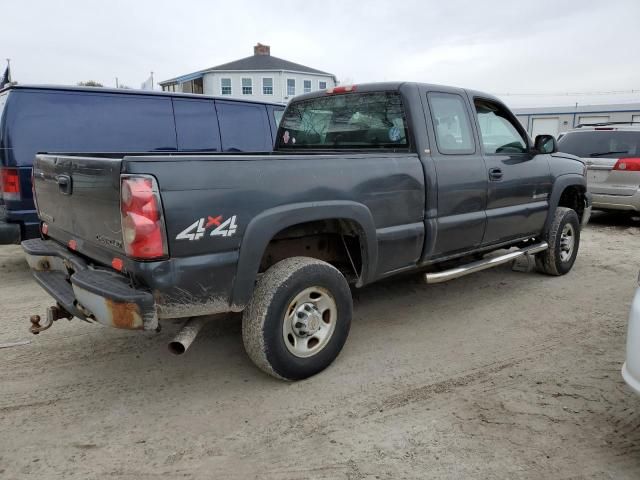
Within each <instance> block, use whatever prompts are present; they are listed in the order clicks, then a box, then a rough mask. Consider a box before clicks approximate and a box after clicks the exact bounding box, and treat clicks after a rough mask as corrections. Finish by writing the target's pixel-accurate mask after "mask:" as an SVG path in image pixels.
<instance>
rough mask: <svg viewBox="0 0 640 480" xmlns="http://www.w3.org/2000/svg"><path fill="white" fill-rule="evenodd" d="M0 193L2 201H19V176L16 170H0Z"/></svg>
mask: <svg viewBox="0 0 640 480" xmlns="http://www.w3.org/2000/svg"><path fill="white" fill-rule="evenodd" d="M0 192H1V193H2V198H3V199H4V200H20V175H19V174H18V169H17V168H0Z"/></svg>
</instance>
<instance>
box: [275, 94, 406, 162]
mask: <svg viewBox="0 0 640 480" xmlns="http://www.w3.org/2000/svg"><path fill="white" fill-rule="evenodd" d="M276 146H277V148H278V149H294V148H295V149H314V150H318V149H325V150H335V149H381V148H384V149H394V150H395V149H405V150H406V149H407V148H408V147H409V143H408V130H407V122H406V119H405V115H404V110H403V108H402V100H401V99H400V95H399V94H398V93H397V92H374V93H357V94H356V93H349V94H344V95H331V96H324V97H318V98H312V99H309V100H303V101H300V102H293V103H292V104H291V105H290V106H289V108H287V110H286V111H285V114H284V117H283V118H282V121H281V123H280V128H279V129H278V138H277V143H276Z"/></svg>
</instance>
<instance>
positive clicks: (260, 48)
mask: <svg viewBox="0 0 640 480" xmlns="http://www.w3.org/2000/svg"><path fill="white" fill-rule="evenodd" d="M253 54H254V55H271V47H270V46H269V45H263V44H261V43H258V44H257V45H256V46H255V47H253Z"/></svg>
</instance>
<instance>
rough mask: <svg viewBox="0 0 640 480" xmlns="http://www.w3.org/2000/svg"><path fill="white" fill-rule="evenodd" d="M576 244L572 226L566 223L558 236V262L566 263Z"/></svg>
mask: <svg viewBox="0 0 640 480" xmlns="http://www.w3.org/2000/svg"><path fill="white" fill-rule="evenodd" d="M575 244H576V232H575V230H574V229H573V225H571V224H570V223H567V224H566V225H565V226H564V228H563V229H562V233H561V234H560V260H561V261H562V262H567V261H569V259H570V258H571V256H572V255H573V248H574V246H575Z"/></svg>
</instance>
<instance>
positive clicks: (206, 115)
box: [173, 99, 220, 152]
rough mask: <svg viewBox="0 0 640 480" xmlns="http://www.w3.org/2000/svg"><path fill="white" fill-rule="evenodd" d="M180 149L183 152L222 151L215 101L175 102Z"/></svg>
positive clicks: (174, 109)
mask: <svg viewBox="0 0 640 480" xmlns="http://www.w3.org/2000/svg"><path fill="white" fill-rule="evenodd" d="M173 111H174V113H175V116H176V133H177V134H178V149H179V150H182V151H209V152H215V151H219V150H220V131H219V130H218V117H217V116H216V108H215V106H214V104H213V100H177V99H174V100H173Z"/></svg>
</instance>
